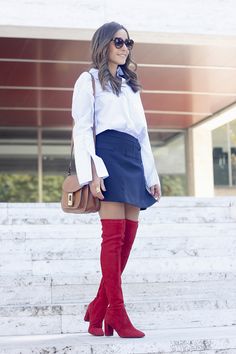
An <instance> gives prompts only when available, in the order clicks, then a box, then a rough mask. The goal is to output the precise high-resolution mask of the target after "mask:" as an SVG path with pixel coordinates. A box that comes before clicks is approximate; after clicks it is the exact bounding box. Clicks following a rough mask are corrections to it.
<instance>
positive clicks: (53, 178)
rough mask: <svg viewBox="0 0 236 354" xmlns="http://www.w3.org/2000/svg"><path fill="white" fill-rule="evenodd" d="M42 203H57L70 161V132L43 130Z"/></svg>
mask: <svg viewBox="0 0 236 354" xmlns="http://www.w3.org/2000/svg"><path fill="white" fill-rule="evenodd" d="M42 139H43V145H42V154H43V201H44V202H58V201H60V199H61V186H62V182H63V180H64V178H65V176H66V172H67V168H68V165H69V159H70V139H71V131H70V130H56V129H51V130H50V129H48V130H43V134H42Z"/></svg>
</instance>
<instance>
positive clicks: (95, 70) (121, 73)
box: [89, 66, 125, 83]
mask: <svg viewBox="0 0 236 354" xmlns="http://www.w3.org/2000/svg"><path fill="white" fill-rule="evenodd" d="M89 72H90V73H91V74H92V75H93V77H94V78H95V79H98V69H95V68H91V69H90V70H89ZM116 75H117V76H119V77H120V78H121V80H122V83H125V79H124V77H123V75H124V72H123V70H122V69H121V67H120V66H118V68H117V71H116Z"/></svg>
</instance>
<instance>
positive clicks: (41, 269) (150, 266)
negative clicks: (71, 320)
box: [1, 254, 236, 276]
mask: <svg viewBox="0 0 236 354" xmlns="http://www.w3.org/2000/svg"><path fill="white" fill-rule="evenodd" d="M155 269H156V270H158V272H164V273H166V272H167V273H169V272H172V271H173V272H186V270H187V269H188V271H190V272H193V273H194V272H200V273H203V272H236V258H235V256H217V257H190V256H189V257H179V256H176V257H173V258H170V257H163V258H160V259H157V258H154V257H152V258H151V257H149V258H142V259H139V258H136V259H134V258H131V259H130V260H129V263H128V265H127V266H126V271H127V272H129V273H130V274H133V275H136V274H137V273H138V272H139V271H142V270H143V273H152V272H153V271H155ZM91 272H92V273H93V272H95V273H97V272H98V273H99V274H100V265H99V260H98V259H52V260H32V258H31V255H30V254H18V255H14V257H9V256H8V255H7V254H3V255H1V274H2V275H13V274H17V275H20V274H33V275H52V276H54V275H56V274H63V275H65V276H67V275H71V274H75V275H76V276H79V275H81V274H83V275H89V274H90V273H91Z"/></svg>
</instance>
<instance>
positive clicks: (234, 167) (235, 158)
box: [229, 120, 236, 186]
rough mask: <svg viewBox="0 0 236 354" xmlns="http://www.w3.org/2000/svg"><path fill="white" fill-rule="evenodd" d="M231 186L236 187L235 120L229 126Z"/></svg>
mask: <svg viewBox="0 0 236 354" xmlns="http://www.w3.org/2000/svg"><path fill="white" fill-rule="evenodd" d="M229 131H230V153H231V171H232V185H233V186H235V185H236V120H234V121H233V122H231V123H230V124H229Z"/></svg>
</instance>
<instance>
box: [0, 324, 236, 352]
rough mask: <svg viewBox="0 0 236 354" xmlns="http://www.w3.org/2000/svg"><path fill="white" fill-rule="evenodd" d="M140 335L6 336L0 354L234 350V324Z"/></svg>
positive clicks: (0, 346) (235, 336)
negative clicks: (136, 336) (136, 337)
mask: <svg viewBox="0 0 236 354" xmlns="http://www.w3.org/2000/svg"><path fill="white" fill-rule="evenodd" d="M145 334H146V336H145V337H144V338H141V339H136V340H131V339H123V338H119V337H118V336H117V335H116V334H115V335H114V337H94V336H91V335H89V334H58V335H53V334H50V335H38V336H23V337H19V336H14V337H13V336H10V337H9V336H7V337H2V338H0V354H19V353H22V354H43V353H47V354H53V353H58V354H69V353H73V354H91V353H94V354H113V353H116V354H144V353H149V354H170V353H171V354H181V353H182V354H187V353H191V354H235V353H236V329H235V327H231V328H228V327H219V328H217V327H212V328H211V327H210V328H194V329H192V328H184V329H168V330H166V329H158V330H152V331H151V330H148V331H146V333H145Z"/></svg>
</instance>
